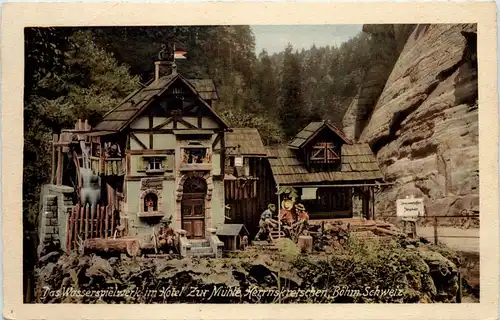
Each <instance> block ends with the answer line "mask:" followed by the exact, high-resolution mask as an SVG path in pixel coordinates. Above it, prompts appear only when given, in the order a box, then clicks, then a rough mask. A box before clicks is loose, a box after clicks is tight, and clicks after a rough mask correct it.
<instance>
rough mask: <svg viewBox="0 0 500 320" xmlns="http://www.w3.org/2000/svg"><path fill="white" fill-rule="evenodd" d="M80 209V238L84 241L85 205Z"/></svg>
mask: <svg viewBox="0 0 500 320" xmlns="http://www.w3.org/2000/svg"><path fill="white" fill-rule="evenodd" d="M79 208H80V236H81V238H82V240H83V216H84V215H85V205H82V206H81V207H79Z"/></svg>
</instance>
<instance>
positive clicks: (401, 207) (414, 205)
mask: <svg viewBox="0 0 500 320" xmlns="http://www.w3.org/2000/svg"><path fill="white" fill-rule="evenodd" d="M424 210H425V209H424V199H423V198H406V199H398V200H396V215H397V216H398V217H402V218H410V217H411V218H417V217H422V216H424V212H425V211H424Z"/></svg>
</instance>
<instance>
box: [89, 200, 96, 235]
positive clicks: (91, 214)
mask: <svg viewBox="0 0 500 320" xmlns="http://www.w3.org/2000/svg"><path fill="white" fill-rule="evenodd" d="M94 215H95V206H92V205H91V206H90V238H93V237H94V221H95V220H94Z"/></svg>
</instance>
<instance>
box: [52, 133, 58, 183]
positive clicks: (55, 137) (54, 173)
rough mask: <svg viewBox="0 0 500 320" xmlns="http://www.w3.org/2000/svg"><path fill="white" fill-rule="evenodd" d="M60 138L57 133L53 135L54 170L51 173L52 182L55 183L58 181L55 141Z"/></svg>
mask: <svg viewBox="0 0 500 320" xmlns="http://www.w3.org/2000/svg"><path fill="white" fill-rule="evenodd" d="M58 139H59V136H58V135H57V134H53V135H52V171H51V175H50V184H54V182H55V181H56V151H57V150H56V147H55V145H54V143H55V142H57V140H58Z"/></svg>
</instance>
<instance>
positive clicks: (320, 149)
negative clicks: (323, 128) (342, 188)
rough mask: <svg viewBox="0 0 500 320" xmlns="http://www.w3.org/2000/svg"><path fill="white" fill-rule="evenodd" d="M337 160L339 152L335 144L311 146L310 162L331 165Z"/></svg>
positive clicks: (325, 143) (321, 143) (326, 143)
mask: <svg viewBox="0 0 500 320" xmlns="http://www.w3.org/2000/svg"><path fill="white" fill-rule="evenodd" d="M339 159H340V156H339V151H338V148H337V146H336V145H335V144H333V143H331V142H318V143H316V144H315V145H314V146H313V149H312V153H311V161H313V162H321V163H331V162H335V161H336V160H339Z"/></svg>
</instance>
